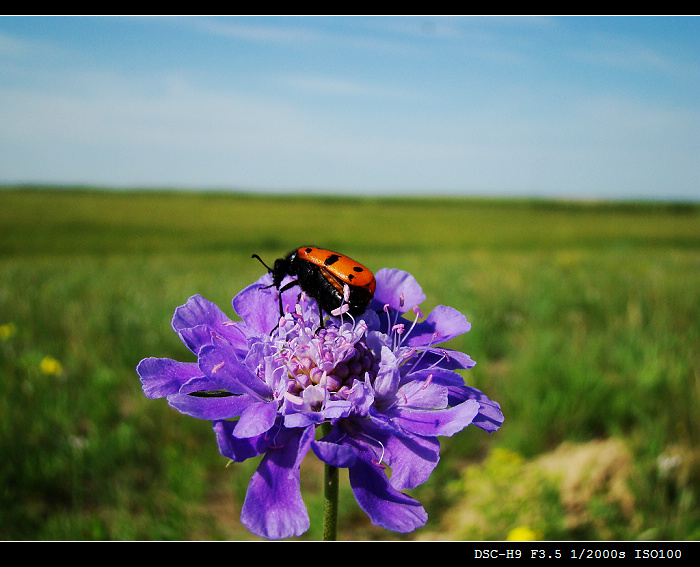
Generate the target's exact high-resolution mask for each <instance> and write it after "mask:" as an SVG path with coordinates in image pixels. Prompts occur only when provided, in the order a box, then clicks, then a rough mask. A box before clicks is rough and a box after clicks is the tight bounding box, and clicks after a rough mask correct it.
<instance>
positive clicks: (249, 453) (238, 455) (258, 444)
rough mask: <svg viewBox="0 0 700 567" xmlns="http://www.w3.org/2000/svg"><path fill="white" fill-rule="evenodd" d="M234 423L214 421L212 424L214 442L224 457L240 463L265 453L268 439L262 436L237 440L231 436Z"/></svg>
mask: <svg viewBox="0 0 700 567" xmlns="http://www.w3.org/2000/svg"><path fill="white" fill-rule="evenodd" d="M236 424H237V422H236V421H215V422H214V424H213V429H214V433H216V442H217V444H218V445H219V451H220V452H221V454H222V455H223V456H224V457H228V458H229V459H231V460H232V461H235V462H237V463H240V462H241V461H245V460H246V459H250V458H251V457H257V456H258V455H262V454H263V453H264V452H265V451H267V447H268V439H267V438H266V437H265V436H264V435H259V436H257V437H250V438H248V439H239V438H238V437H234V436H233V428H234V427H235V426H236Z"/></svg>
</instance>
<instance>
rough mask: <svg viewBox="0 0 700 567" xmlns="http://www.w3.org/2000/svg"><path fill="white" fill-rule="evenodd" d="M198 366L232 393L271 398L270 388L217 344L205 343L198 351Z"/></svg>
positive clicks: (233, 354)
mask: <svg viewBox="0 0 700 567" xmlns="http://www.w3.org/2000/svg"><path fill="white" fill-rule="evenodd" d="M199 368H200V369H201V370H202V372H203V373H204V374H205V375H206V376H208V377H209V378H210V379H211V380H212V381H214V382H217V383H219V384H220V387H221V388H223V389H224V390H227V391H229V392H231V393H232V394H243V393H247V394H251V395H255V396H257V397H258V399H260V400H268V401H269V400H270V399H272V390H270V387H269V386H268V385H267V384H265V383H264V382H263V381H262V380H261V379H260V378H258V377H257V376H256V375H255V374H253V373H252V372H251V371H250V369H249V368H248V367H247V366H246V365H245V364H243V363H242V362H241V361H240V360H239V359H238V358H237V357H236V355H235V353H233V352H232V351H231V349H230V348H223V347H220V346H218V345H207V346H204V347H202V350H201V351H200V352H199Z"/></svg>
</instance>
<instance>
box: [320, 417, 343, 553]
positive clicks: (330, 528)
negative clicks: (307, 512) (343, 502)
mask: <svg viewBox="0 0 700 567" xmlns="http://www.w3.org/2000/svg"><path fill="white" fill-rule="evenodd" d="M321 427H322V428H323V434H324V435H327V434H328V433H329V432H330V429H331V424H330V423H328V422H325V423H324V424H323V425H322V426H321ZM339 476H340V475H339V474H338V467H334V466H331V465H329V464H324V475H323V481H324V483H323V495H324V501H325V507H324V514H323V540H324V541H335V539H336V533H337V524H338V484H339Z"/></svg>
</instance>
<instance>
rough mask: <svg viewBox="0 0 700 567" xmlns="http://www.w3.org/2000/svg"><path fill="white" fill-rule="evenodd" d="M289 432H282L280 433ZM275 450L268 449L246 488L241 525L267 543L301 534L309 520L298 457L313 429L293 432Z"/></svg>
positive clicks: (309, 440) (307, 443)
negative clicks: (266, 540)
mask: <svg viewBox="0 0 700 567" xmlns="http://www.w3.org/2000/svg"><path fill="white" fill-rule="evenodd" d="M285 431H286V432H289V431H290V430H282V431H281V433H284V432H285ZM294 431H295V433H294V434H291V433H288V435H289V438H288V439H287V440H286V442H285V443H284V445H281V446H280V447H279V448H273V449H269V450H268V451H267V452H266V453H265V456H264V457H263V458H262V460H261V461H260V465H259V466H258V469H257V470H256V471H255V473H254V474H253V478H252V479H251V481H250V484H249V485H248V492H247V493H246V497H245V501H244V502H243V509H242V510H241V522H242V523H243V525H245V526H246V527H247V528H248V529H249V530H250V531H251V532H253V533H254V534H257V535H259V536H262V537H266V538H268V539H282V538H287V537H291V536H297V535H301V534H303V533H304V532H305V531H306V530H308V529H309V516H308V513H307V511H306V506H305V505H304V501H303V500H302V498H301V490H300V487H299V466H298V462H299V460H300V457H302V458H303V455H304V454H306V452H307V451H308V449H309V445H310V443H311V440H312V439H313V428H312V427H309V428H308V429H305V430H294Z"/></svg>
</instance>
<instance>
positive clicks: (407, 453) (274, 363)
mask: <svg viewBox="0 0 700 567" xmlns="http://www.w3.org/2000/svg"><path fill="white" fill-rule="evenodd" d="M375 277H376V281H377V289H376V292H375V295H374V299H373V300H372V302H371V304H370V306H369V308H368V310H367V311H366V312H365V313H364V314H362V315H361V316H359V317H356V318H353V317H350V316H349V315H348V314H347V313H343V309H339V310H337V315H336V316H335V317H331V318H330V319H328V320H326V321H325V324H324V326H323V327H319V314H318V308H317V306H316V304H315V303H314V301H313V300H311V299H309V298H306V297H305V296H304V294H302V295H301V299H300V300H299V302H298V303H297V302H296V300H297V292H294V291H290V292H288V293H285V294H284V295H283V297H284V308H285V313H286V314H285V316H284V317H280V315H279V307H278V299H277V298H278V292H277V290H276V289H275V288H274V287H267V286H269V285H270V284H271V283H272V279H271V276H270V275H269V274H266V275H265V276H263V277H262V278H260V279H259V280H258V281H257V282H255V283H254V284H252V285H250V286H248V287H247V288H245V289H244V290H243V291H241V292H240V293H239V294H238V295H237V296H236V297H235V298H234V299H233V308H234V310H235V312H236V313H237V314H238V315H239V316H240V317H241V319H242V321H235V322H234V321H231V320H230V319H229V318H228V317H227V316H226V315H225V314H224V313H223V312H222V311H221V310H220V309H219V308H218V307H217V306H216V305H214V304H213V303H211V302H209V301H207V300H206V299H204V298H203V297H201V296H199V295H195V296H193V297H191V298H190V299H189V300H188V301H187V303H185V305H182V306H181V307H178V308H177V309H176V310H175V315H174V317H173V321H172V326H173V329H174V330H175V332H176V333H178V335H179V336H180V338H181V340H182V342H183V343H184V344H185V345H186V346H187V347H188V348H189V349H190V350H191V351H192V352H193V353H194V354H195V355H196V356H197V360H198V361H197V363H184V362H176V361H173V360H170V359H165V358H146V359H144V360H142V361H141V362H140V363H139V365H138V367H137V369H136V370H137V372H138V374H139V376H140V377H141V382H142V384H143V391H144V393H145V394H146V396H147V397H149V398H162V397H165V398H166V399H167V400H168V403H169V404H170V405H171V406H172V407H174V408H175V409H177V410H178V411H180V412H181V413H184V414H186V415H189V416H192V417H197V418H200V419H206V420H211V421H213V428H214V432H215V433H216V440H217V442H218V445H219V450H220V452H221V453H222V454H223V455H224V456H226V457H228V458H230V459H231V460H233V461H235V462H240V461H244V460H245V459H248V458H250V457H255V456H258V455H263V457H262V460H261V461H260V464H259V466H258V469H257V470H256V472H255V473H254V474H253V478H252V479H251V481H250V485H249V487H248V491H247V494H246V498H245V501H244V503H243V508H242V512H241V521H242V523H243V524H244V525H245V526H247V527H248V529H249V530H250V531H252V532H253V533H255V534H257V535H260V536H263V537H266V538H269V539H280V538H285V537H289V536H293V535H300V534H302V533H304V532H305V531H306V530H307V529H308V527H309V518H308V515H307V511H306V507H305V505H304V502H303V500H302V497H301V491H300V487H299V468H300V463H301V461H302V460H303V458H304V457H305V455H306V454H307V452H308V451H309V449H311V450H312V451H313V452H314V453H315V454H316V455H317V456H318V458H319V459H321V460H322V461H323V462H325V463H326V464H329V465H332V466H336V467H347V468H348V469H349V479H350V484H351V486H352V490H353V492H354V495H355V497H356V499H357V501H358V503H359V505H360V507H361V508H362V509H363V510H364V511H365V512H366V513H367V514H368V515H369V517H370V519H371V521H372V522H373V523H374V524H376V525H378V526H381V527H384V528H386V529H390V530H393V531H397V532H410V531H412V530H414V529H416V528H418V527H420V526H422V525H424V524H425V522H426V520H427V514H426V512H425V510H424V509H423V507H422V506H421V505H420V503H419V502H417V501H416V500H415V499H413V498H411V497H410V496H408V495H406V494H404V493H403V492H401V491H402V490H407V489H411V488H414V487H416V486H418V485H420V484H421V483H423V482H424V481H425V480H426V479H427V478H428V477H429V476H430V474H431V472H432V471H433V469H434V468H435V466H436V465H437V462H438V460H439V448H440V445H439V441H438V439H437V438H438V437H439V436H451V435H453V434H455V433H457V432H458V431H461V430H462V429H464V428H465V427H467V426H468V425H470V424H472V423H473V424H474V425H476V426H478V427H481V428H482V429H484V430H486V431H488V432H492V431H495V430H496V429H498V428H499V427H500V425H501V423H502V422H503V414H502V413H501V410H500V406H499V405H498V404H497V403H496V402H493V401H491V400H489V399H488V398H487V397H486V396H485V395H484V394H483V393H481V392H480V391H479V390H476V389H474V388H470V387H468V386H466V385H465V384H464V380H463V378H462V376H461V375H460V374H458V373H457V372H456V370H458V369H466V368H471V367H473V366H474V364H475V362H474V361H473V360H472V359H471V358H469V356H467V355H466V354H463V353H461V352H457V351H454V350H447V349H444V348H442V347H440V344H441V343H444V342H445V341H448V340H450V339H452V338H454V337H456V336H458V335H461V334H462V333H465V332H467V331H469V329H470V324H469V323H468V322H467V320H466V318H465V317H464V315H462V314H461V313H459V312H458V311H456V310H455V309H452V308H450V307H445V306H438V307H436V308H435V309H433V311H432V312H431V313H430V314H429V315H428V317H426V318H425V319H423V320H422V321H421V320H420V319H421V318H422V313H421V312H420V309H419V308H418V305H419V304H420V303H421V302H422V301H423V300H424V299H425V295H424V294H423V291H422V289H421V287H420V286H419V285H418V283H417V282H416V281H415V279H414V278H413V276H411V275H410V274H408V273H406V272H402V271H400V270H390V269H382V270H380V271H379V272H377V274H376V275H375ZM409 314H410V318H405V317H404V315H409ZM272 329H274V330H273V331H272V332H271V330H272ZM322 423H329V424H331V430H330V433H328V434H327V435H326V436H325V437H323V438H322V439H320V440H315V429H316V427H317V426H318V425H320V424H322ZM387 467H388V468H390V469H391V476H390V477H389V476H387V474H386V468H387Z"/></svg>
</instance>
